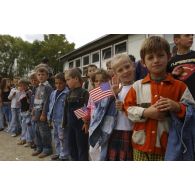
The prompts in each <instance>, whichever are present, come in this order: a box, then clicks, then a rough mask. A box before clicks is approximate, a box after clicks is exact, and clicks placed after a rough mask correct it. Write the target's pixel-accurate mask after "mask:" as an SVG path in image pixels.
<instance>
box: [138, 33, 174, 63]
mask: <svg viewBox="0 0 195 195" xmlns="http://www.w3.org/2000/svg"><path fill="white" fill-rule="evenodd" d="M162 50H164V51H165V52H166V53H167V55H170V45H169V43H168V42H167V40H165V39H164V38H162V37H159V36H152V37H149V38H147V39H145V40H144V42H143V44H142V46H141V50H140V56H141V59H142V60H144V58H145V56H146V54H150V53H157V52H159V51H162Z"/></svg>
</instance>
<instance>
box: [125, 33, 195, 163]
mask: <svg viewBox="0 0 195 195" xmlns="http://www.w3.org/2000/svg"><path fill="white" fill-rule="evenodd" d="M140 55H141V59H142V63H143V64H145V65H146V67H147V69H148V72H149V73H148V75H147V76H146V77H145V78H144V79H142V80H139V81H137V82H135V83H134V84H133V86H132V87H131V89H130V90H129V92H128V93H127V96H126V98H125V102H124V109H125V111H126V113H127V115H128V118H129V119H130V120H131V121H132V122H134V127H133V135H132V145H133V158H134V160H164V155H165V151H166V146H167V139H168V131H169V127H170V119H171V118H170V115H169V112H174V113H175V114H176V115H177V117H179V118H181V119H182V118H183V117H184V116H185V112H186V106H185V105H184V104H183V103H182V102H181V101H183V100H188V101H191V102H193V103H194V99H193V97H192V95H191V93H190V91H189V89H188V88H187V86H186V85H185V84H184V83H183V82H181V81H178V80H175V79H174V78H173V77H172V76H170V75H168V74H167V73H166V69H167V63H168V60H169V59H170V57H171V54H170V46H169V44H168V42H167V41H166V40H165V39H163V38H162V37H158V36H153V37H150V38H148V39H146V40H145V41H144V43H143V45H142V47H141V51H140Z"/></svg>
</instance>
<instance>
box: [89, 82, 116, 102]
mask: <svg viewBox="0 0 195 195" xmlns="http://www.w3.org/2000/svg"><path fill="white" fill-rule="evenodd" d="M89 94H90V96H91V98H92V100H93V101H94V102H98V101H100V100H102V99H104V98H106V97H109V96H113V95H114V94H113V92H112V90H111V86H110V83H109V82H106V83H102V84H101V85H100V86H99V87H97V88H95V89H92V90H91V91H90V92H89Z"/></svg>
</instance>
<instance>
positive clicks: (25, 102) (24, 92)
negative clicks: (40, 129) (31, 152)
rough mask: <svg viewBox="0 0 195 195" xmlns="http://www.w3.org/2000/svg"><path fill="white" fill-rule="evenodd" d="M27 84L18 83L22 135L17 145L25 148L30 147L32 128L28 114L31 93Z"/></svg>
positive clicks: (24, 82) (25, 81) (23, 80)
mask: <svg viewBox="0 0 195 195" xmlns="http://www.w3.org/2000/svg"><path fill="white" fill-rule="evenodd" d="M28 85H29V82H28V81H27V80H25V79H21V80H19V81H18V86H19V91H20V97H19V100H18V101H19V103H20V105H21V113H20V115H21V121H22V133H21V136H20V141H19V142H18V143H17V144H18V145H24V144H25V147H28V146H31V144H32V143H33V139H32V126H31V113H30V97H31V91H30V90H29V89H28Z"/></svg>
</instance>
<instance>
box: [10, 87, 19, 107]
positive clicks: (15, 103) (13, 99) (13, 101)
mask: <svg viewBox="0 0 195 195" xmlns="http://www.w3.org/2000/svg"><path fill="white" fill-rule="evenodd" d="M14 93H16V94H15V96H13V94H14ZM20 95H21V92H20V91H19V90H18V89H16V88H13V89H11V91H10V94H9V96H8V99H10V100H11V108H20V103H19V98H20Z"/></svg>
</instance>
